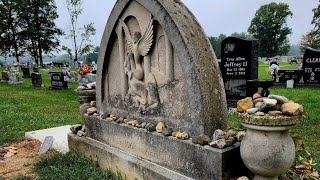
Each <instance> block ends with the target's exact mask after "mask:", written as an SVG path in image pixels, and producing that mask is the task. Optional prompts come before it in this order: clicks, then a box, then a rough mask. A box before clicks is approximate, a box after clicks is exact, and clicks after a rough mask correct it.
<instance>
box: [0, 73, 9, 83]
mask: <svg viewBox="0 0 320 180" xmlns="http://www.w3.org/2000/svg"><path fill="white" fill-rule="evenodd" d="M1 76H2V81H9V74H8V72H4V71H3V72H2V73H1Z"/></svg>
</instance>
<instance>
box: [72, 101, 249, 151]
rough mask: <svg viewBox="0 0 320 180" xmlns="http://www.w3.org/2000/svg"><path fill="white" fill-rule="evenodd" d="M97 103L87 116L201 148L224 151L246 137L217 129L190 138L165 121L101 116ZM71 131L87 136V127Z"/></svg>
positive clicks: (89, 109) (74, 127)
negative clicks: (183, 141)
mask: <svg viewBox="0 0 320 180" xmlns="http://www.w3.org/2000/svg"><path fill="white" fill-rule="evenodd" d="M96 104H97V103H96V101H91V102H90V107H89V108H88V109H87V110H86V114H88V115H92V116H100V117H101V118H102V119H105V120H107V121H110V122H115V123H117V124H126V125H128V126H132V127H136V128H142V129H146V130H147V131H148V132H155V131H156V132H158V133H161V134H162V135H164V136H172V137H175V138H177V139H181V140H191V141H192V143H194V144H199V145H201V146H204V145H210V146H212V147H214V148H219V149H223V148H226V147H229V146H232V145H233V144H234V143H236V142H240V141H241V140H242V138H243V137H244V136H245V132H244V131H239V132H237V133H236V132H235V131H234V130H229V131H228V132H225V131H223V130H221V129H217V130H216V131H215V132H214V134H213V135H212V138H210V137H208V136H207V135H199V136H192V137H191V136H190V135H189V133H187V132H185V131H182V130H174V129H173V128H171V127H167V126H166V124H165V123H164V121H159V122H158V123H157V124H154V123H150V122H140V121H138V120H134V119H128V118H125V117H117V116H116V115H114V114H107V115H105V114H102V115H99V113H98V112H97V107H96ZM70 129H71V131H72V132H73V133H74V134H77V135H78V136H85V135H86V132H85V127H84V126H82V125H74V126H72V127H71V128H70Z"/></svg>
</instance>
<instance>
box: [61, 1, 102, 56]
mask: <svg viewBox="0 0 320 180" xmlns="http://www.w3.org/2000/svg"><path fill="white" fill-rule="evenodd" d="M65 3H66V6H67V10H68V12H69V19H70V26H71V28H70V31H69V33H67V37H66V38H67V39H70V40H71V43H72V47H71V48H69V47H66V46H63V47H62V49H63V50H65V51H67V53H68V55H69V57H70V59H72V60H74V62H76V61H78V59H79V58H80V57H81V56H82V55H84V54H87V53H89V52H90V51H91V49H92V48H93V45H91V44H89V43H90V37H91V36H93V35H95V33H96V29H95V27H94V24H93V23H89V24H87V25H84V26H83V27H79V23H78V20H79V17H80V15H81V14H82V10H83V9H82V1H81V0H65Z"/></svg>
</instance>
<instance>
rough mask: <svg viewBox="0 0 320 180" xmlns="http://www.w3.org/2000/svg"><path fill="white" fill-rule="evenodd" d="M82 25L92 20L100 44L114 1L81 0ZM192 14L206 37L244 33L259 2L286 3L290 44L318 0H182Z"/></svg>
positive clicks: (62, 14)
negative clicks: (289, 16)
mask: <svg viewBox="0 0 320 180" xmlns="http://www.w3.org/2000/svg"><path fill="white" fill-rule="evenodd" d="M64 1H65V0H56V3H57V7H58V14H59V19H58V20H57V26H58V27H60V28H62V29H64V30H66V29H68V27H69V24H68V13H67V10H66V7H65V5H64ZM82 1H83V8H84V10H83V14H82V15H81V17H80V22H81V23H82V24H87V23H89V22H93V23H94V24H95V27H96V29H97V33H96V35H95V36H94V37H92V44H94V45H100V41H101V37H102V33H103V31H104V28H105V25H106V22H107V19H108V16H109V15H110V12H111V10H112V8H113V6H114V4H115V2H116V0H82ZM182 1H183V2H184V3H185V4H186V6H187V7H188V8H189V9H190V10H191V12H193V13H194V15H195V16H196V18H197V19H198V21H199V22H200V24H201V26H202V27H203V28H204V30H205V32H206V33H207V35H208V36H218V35H219V34H221V33H223V34H226V35H230V34H232V33H233V32H246V31H247V29H248V27H249V25H250V22H251V20H252V18H253V16H254V14H255V12H256V11H257V10H258V9H259V7H260V6H261V5H264V4H268V3H270V2H285V3H288V4H289V7H290V10H291V11H292V13H293V17H292V18H289V19H288V26H289V27H290V28H292V32H293V33H292V34H291V35H290V37H289V39H290V43H291V44H297V43H298V42H299V41H300V38H301V36H302V35H303V34H305V33H306V32H308V31H310V30H311V29H312V26H311V25H310V22H311V19H312V16H313V13H312V9H313V8H315V7H316V6H317V4H318V0H273V1H272V0H182ZM61 41H62V44H63V45H68V44H69V43H68V41H67V40H65V38H61Z"/></svg>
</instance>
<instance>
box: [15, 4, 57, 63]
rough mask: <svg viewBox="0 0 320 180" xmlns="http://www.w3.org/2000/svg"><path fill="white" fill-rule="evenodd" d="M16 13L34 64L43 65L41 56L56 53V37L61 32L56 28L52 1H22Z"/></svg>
mask: <svg viewBox="0 0 320 180" xmlns="http://www.w3.org/2000/svg"><path fill="white" fill-rule="evenodd" d="M21 3H22V7H23V8H22V9H20V11H19V12H18V13H19V14H18V15H19V16H20V18H21V20H22V21H23V23H24V29H23V31H22V33H23V36H24V38H25V40H26V48H27V50H28V51H29V53H30V55H31V56H32V57H33V58H34V60H35V62H36V63H37V64H39V65H41V66H42V65H43V54H51V52H52V51H57V50H58V46H59V40H58V36H60V35H62V30H61V29H59V28H57V27H56V24H55V20H56V19H57V18H58V14H57V7H56V5H55V1H54V0H24V1H23V2H21Z"/></svg>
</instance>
